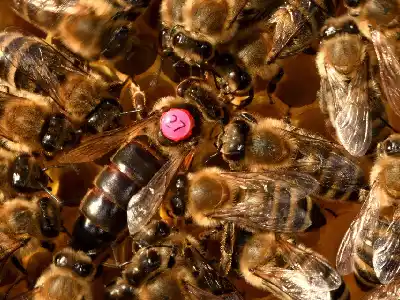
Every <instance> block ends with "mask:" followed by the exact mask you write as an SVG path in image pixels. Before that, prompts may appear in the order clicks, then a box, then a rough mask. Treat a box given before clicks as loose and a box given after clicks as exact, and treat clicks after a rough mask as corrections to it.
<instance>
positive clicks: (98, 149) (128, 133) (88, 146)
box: [49, 116, 157, 165]
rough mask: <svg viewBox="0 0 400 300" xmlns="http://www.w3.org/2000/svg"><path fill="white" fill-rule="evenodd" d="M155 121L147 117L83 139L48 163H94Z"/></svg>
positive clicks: (153, 118) (154, 117)
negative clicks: (77, 144)
mask: <svg viewBox="0 0 400 300" xmlns="http://www.w3.org/2000/svg"><path fill="white" fill-rule="evenodd" d="M155 119H157V117H156V116H153V117H149V118H147V119H144V120H141V121H138V122H136V123H134V124H132V125H130V126H126V127H120V128H117V129H114V130H109V131H105V132H102V133H98V134H95V135H92V136H90V137H88V138H86V139H84V140H83V141H82V142H81V143H80V144H79V146H77V147H75V148H73V149H72V150H69V151H66V152H63V153H61V154H60V155H58V156H57V157H56V158H54V160H51V161H50V162H49V163H50V164H51V165H55V164H58V165H62V164H71V163H84V162H90V161H94V160H95V159H98V158H100V157H102V156H103V155H105V154H106V153H109V152H110V151H112V150H114V149H116V148H119V147H121V146H122V145H123V144H125V143H126V142H127V141H129V140H130V139H132V138H133V137H134V136H135V135H137V134H138V133H139V132H140V131H141V130H143V129H144V128H146V127H147V126H149V125H150V124H152V123H153V122H154V120H155Z"/></svg>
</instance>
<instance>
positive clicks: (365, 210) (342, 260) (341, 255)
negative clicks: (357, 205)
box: [336, 183, 380, 275]
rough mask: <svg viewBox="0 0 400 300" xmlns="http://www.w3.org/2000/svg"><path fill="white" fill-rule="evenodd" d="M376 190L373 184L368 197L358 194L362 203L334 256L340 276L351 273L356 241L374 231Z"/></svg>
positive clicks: (377, 200) (376, 187) (377, 203)
mask: <svg viewBox="0 0 400 300" xmlns="http://www.w3.org/2000/svg"><path fill="white" fill-rule="evenodd" d="M378 189H379V186H378V184H377V183H374V184H373V186H372V187H371V191H370V192H369V194H368V196H367V192H366V191H362V193H361V194H360V197H362V198H363V199H364V203H363V205H362V207H361V210H360V212H359V213H358V214H357V216H356V218H355V219H354V220H353V222H352V223H351V224H350V227H349V229H348V230H347V232H346V234H345V235H344V237H343V239H342V242H341V244H340V246H339V250H338V253H337V256H336V269H337V270H338V272H339V273H340V274H341V275H347V274H350V273H351V272H352V271H353V259H354V254H355V251H356V249H355V247H356V243H357V241H358V240H359V239H360V238H361V237H362V236H367V235H368V232H371V231H373V230H374V229H375V226H376V223H377V221H378V218H379V208H380V202H379V198H378Z"/></svg>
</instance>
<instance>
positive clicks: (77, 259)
mask: <svg viewBox="0 0 400 300" xmlns="http://www.w3.org/2000/svg"><path fill="white" fill-rule="evenodd" d="M95 274H96V267H95V265H94V264H93V262H92V260H91V258H90V257H89V256H87V255H86V254H85V253H83V252H82V251H75V250H73V249H71V248H64V249H62V250H61V251H59V252H58V253H56V254H55V255H54V256H53V262H52V264H51V265H50V266H49V267H48V268H47V269H46V270H45V271H44V272H43V274H42V275H41V276H40V277H39V279H38V280H37V282H36V284H35V287H34V288H33V289H32V290H30V291H29V292H28V293H25V294H24V295H23V297H24V298H22V299H27V298H26V297H28V296H29V297H30V298H29V299H34V300H48V299H56V300H64V299H88V300H92V299H94V297H93V294H92V290H91V282H92V280H93V278H94V276H95Z"/></svg>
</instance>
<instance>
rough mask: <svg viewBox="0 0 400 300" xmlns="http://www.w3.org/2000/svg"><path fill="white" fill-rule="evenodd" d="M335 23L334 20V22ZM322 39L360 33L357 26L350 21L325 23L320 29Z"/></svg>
mask: <svg viewBox="0 0 400 300" xmlns="http://www.w3.org/2000/svg"><path fill="white" fill-rule="evenodd" d="M335 21H336V20H335ZM321 32H322V38H323V39H325V40H326V39H329V38H332V37H334V36H336V35H337V34H343V33H347V34H359V33H360V31H359V29H358V26H357V24H356V23H355V22H354V21H353V20H351V19H347V18H346V20H345V21H344V22H343V21H342V22H339V23H338V22H335V23H334V22H327V24H326V25H325V26H324V27H323V28H322V30H321Z"/></svg>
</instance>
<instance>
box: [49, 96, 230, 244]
mask: <svg viewBox="0 0 400 300" xmlns="http://www.w3.org/2000/svg"><path fill="white" fill-rule="evenodd" d="M192 97H193V98H190V97H186V98H180V97H165V98H161V99H160V100H159V101H157V103H156V104H155V105H154V106H153V110H152V112H151V113H150V116H149V117H148V118H146V119H144V120H142V121H140V122H138V123H135V124H134V125H131V126H127V127H124V128H120V129H116V130H113V131H109V132H105V133H103V134H99V135H95V136H93V137H89V138H88V139H86V141H83V142H82V143H81V144H80V145H79V146H78V147H76V148H74V149H72V150H70V151H67V152H66V153H65V154H63V155H62V156H60V157H59V158H58V159H56V160H55V162H56V163H57V164H69V163H79V162H87V161H92V160H94V159H96V158H99V157H101V156H102V155H104V154H105V153H108V152H110V151H111V150H112V149H115V148H116V147H118V146H120V145H122V147H121V148H120V149H119V150H118V151H117V152H116V153H115V154H114V155H113V156H112V158H111V162H110V164H109V165H107V166H105V167H104V169H103V170H102V171H101V172H100V173H99V174H98V176H97V177H96V179H95V181H94V185H95V187H94V188H93V189H91V190H89V191H88V193H87V194H86V196H85V198H84V199H83V200H82V202H81V206H80V210H81V215H80V217H79V218H78V220H77V222H76V223H75V229H74V231H73V237H74V238H73V245H75V246H76V247H77V248H79V249H82V250H85V251H90V250H93V249H94V250H95V249H99V248H101V247H102V245H107V243H109V242H110V241H112V240H114V239H115V237H116V236H117V235H118V234H119V233H120V232H121V231H123V229H124V228H126V225H127V224H128V228H129V231H130V233H131V234H134V233H136V232H138V231H139V230H140V229H141V228H142V226H143V225H144V224H146V223H147V222H148V221H150V219H151V218H152V217H153V215H155V214H156V212H157V211H158V209H159V206H160V204H161V202H162V200H163V197H164V194H165V193H166V191H167V189H168V186H169V183H170V181H171V180H172V179H173V178H174V177H175V173H176V172H177V171H178V170H179V169H180V168H182V169H183V170H186V169H188V168H189V167H190V165H191V161H192V158H193V156H194V154H195V152H196V144H197V143H198V142H199V141H202V143H203V142H204V143H206V142H207V141H208V140H209V137H210V136H212V133H213V131H214V127H215V126H219V124H220V122H221V116H223V114H224V111H223V109H222V107H221V106H220V103H219V102H217V103H215V104H214V105H213V104H211V103H210V102H209V103H208V104H207V105H208V106H207V108H203V107H202V105H201V103H202V99H197V100H195V99H196V98H197V97H201V94H199V95H192ZM212 99H213V98H209V99H208V100H209V101H212ZM105 212H107V213H105ZM75 246H74V247H75Z"/></svg>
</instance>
